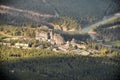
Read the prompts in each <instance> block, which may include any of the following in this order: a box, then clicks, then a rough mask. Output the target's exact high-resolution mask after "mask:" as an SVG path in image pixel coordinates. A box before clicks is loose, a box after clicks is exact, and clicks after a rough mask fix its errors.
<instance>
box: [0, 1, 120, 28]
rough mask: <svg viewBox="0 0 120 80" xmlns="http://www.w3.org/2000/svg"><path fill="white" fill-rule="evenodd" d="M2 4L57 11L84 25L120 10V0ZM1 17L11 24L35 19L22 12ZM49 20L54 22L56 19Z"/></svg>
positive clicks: (43, 10) (19, 7) (60, 15)
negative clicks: (17, 14)
mask: <svg viewBox="0 0 120 80" xmlns="http://www.w3.org/2000/svg"><path fill="white" fill-rule="evenodd" d="M0 4H2V5H7V6H10V7H15V8H18V9H22V10H28V11H34V12H38V13H42V14H44V13H45V14H51V15H54V14H55V12H57V14H59V17H71V18H73V19H75V20H77V21H78V23H79V24H81V25H82V26H85V25H87V24H91V23H93V22H95V21H98V20H100V19H102V18H103V17H104V16H108V15H111V14H114V13H116V12H118V11H119V10H120V9H119V7H120V4H119V0H101V1H99V0H91V2H89V1H88V0H76V1H74V0H45V2H44V0H29V1H26V0H12V1H11V0H1V3H0ZM31 4H32V5H31ZM0 17H1V19H2V20H3V21H4V22H8V23H9V24H13V23H12V21H14V22H16V24H20V23H23V22H26V21H29V22H33V21H34V20H31V19H30V18H29V19H28V18H27V17H25V16H24V15H22V14H21V15H19V16H15V15H9V14H2V15H0ZM43 19H46V18H44V17H43V18H41V17H40V20H43ZM47 20H49V21H50V22H52V21H53V20H54V19H46V21H47ZM22 21H23V22H22ZM34 22H35V21H34Z"/></svg>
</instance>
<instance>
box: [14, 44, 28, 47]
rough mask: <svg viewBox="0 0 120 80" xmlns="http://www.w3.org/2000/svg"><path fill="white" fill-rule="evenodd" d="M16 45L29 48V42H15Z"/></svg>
mask: <svg viewBox="0 0 120 80" xmlns="http://www.w3.org/2000/svg"><path fill="white" fill-rule="evenodd" d="M15 47H17V48H28V47H29V44H26V43H15Z"/></svg>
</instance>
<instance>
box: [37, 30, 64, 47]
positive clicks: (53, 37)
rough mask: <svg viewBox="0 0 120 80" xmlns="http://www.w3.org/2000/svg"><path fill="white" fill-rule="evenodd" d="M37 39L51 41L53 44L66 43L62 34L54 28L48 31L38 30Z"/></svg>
mask: <svg viewBox="0 0 120 80" xmlns="http://www.w3.org/2000/svg"><path fill="white" fill-rule="evenodd" d="M36 40H42V41H49V42H50V43H52V44H57V45H62V44H64V43H65V41H64V39H63V37H62V36H61V35H60V34H57V33H54V32H53V31H52V30H49V31H48V32H45V31H36Z"/></svg>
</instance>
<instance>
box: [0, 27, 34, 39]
mask: <svg viewBox="0 0 120 80" xmlns="http://www.w3.org/2000/svg"><path fill="white" fill-rule="evenodd" d="M35 30H36V29H35V28H31V26H28V27H26V26H24V27H16V26H11V25H0V31H1V32H3V35H6V36H8V37H11V36H24V37H31V38H34V37H35Z"/></svg>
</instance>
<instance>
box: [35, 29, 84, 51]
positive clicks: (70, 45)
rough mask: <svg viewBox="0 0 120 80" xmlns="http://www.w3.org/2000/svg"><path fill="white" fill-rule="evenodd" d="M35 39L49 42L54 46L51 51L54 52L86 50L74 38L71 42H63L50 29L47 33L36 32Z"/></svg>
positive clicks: (58, 35) (62, 39) (60, 37)
mask: <svg viewBox="0 0 120 80" xmlns="http://www.w3.org/2000/svg"><path fill="white" fill-rule="evenodd" d="M35 39H36V40H39V41H46V42H50V43H51V44H52V45H53V46H54V47H53V51H56V52H61V51H62V52H69V51H70V50H71V49H77V48H79V49H81V48H82V49H85V48H86V47H85V44H84V43H81V42H77V41H76V40H75V39H74V38H73V39H72V40H71V41H65V40H64V38H63V37H62V36H61V35H60V34H58V33H55V32H53V30H52V29H49V30H48V31H43V30H37V31H36V37H35Z"/></svg>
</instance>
